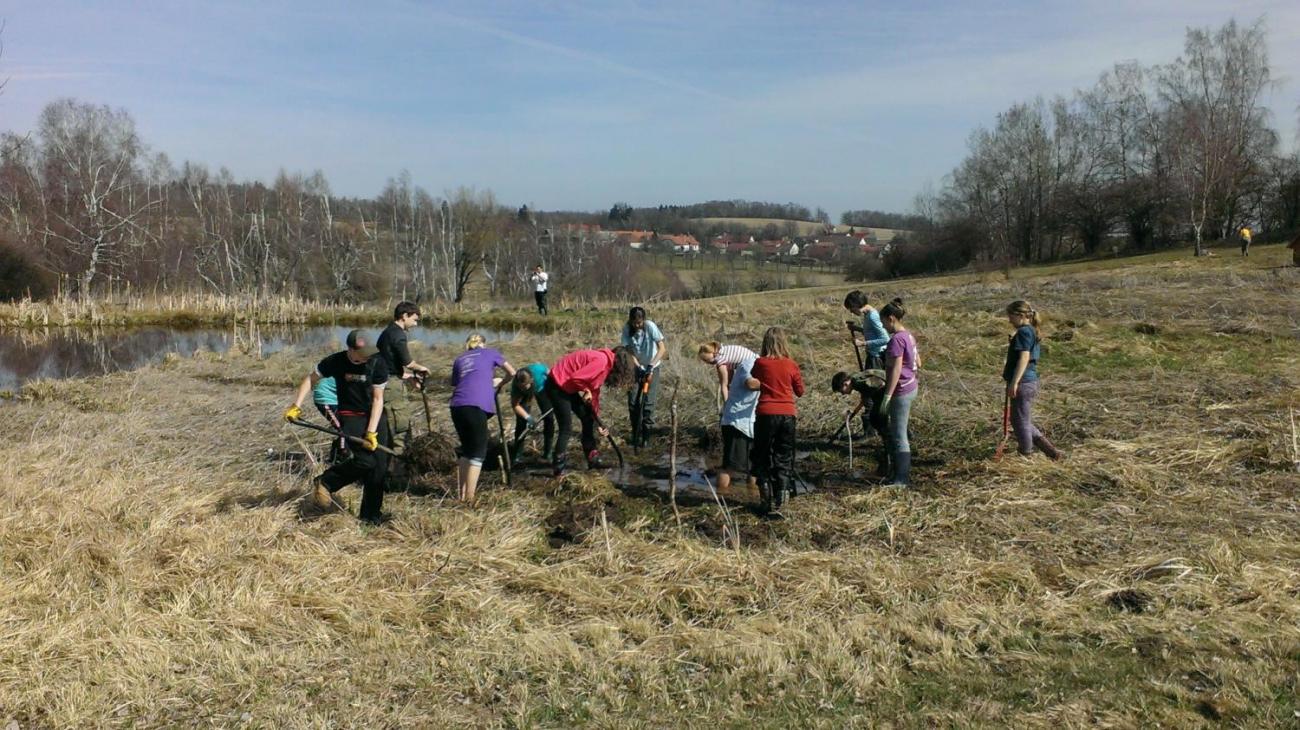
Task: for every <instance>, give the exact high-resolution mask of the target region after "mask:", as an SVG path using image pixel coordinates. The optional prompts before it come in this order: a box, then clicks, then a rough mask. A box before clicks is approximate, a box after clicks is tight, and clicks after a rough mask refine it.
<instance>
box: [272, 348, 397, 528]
mask: <svg viewBox="0 0 1300 730" xmlns="http://www.w3.org/2000/svg"><path fill="white" fill-rule="evenodd" d="M346 343H347V348H348V349H347V350H344V351H343V352H336V353H334V354H333V355H330V356H329V357H326V358H325V359H324V360H321V361H320V362H319V363H317V365H316V368H315V369H314V370H313V371H312V372H311V373H310V374H309V375H308V376H307V377H305V378H303V380H302V383H300V384H299V385H298V393H297V397H296V398H295V399H294V402H293V405H291V406H289V408H288V409H287V410H286V411H285V412H284V418H285V420H287V421H296V420H298V419H300V418H302V403H303V401H304V400H306V399H307V394H308V393H310V392H311V391H312V389H313V388H314V387H315V386H316V384H317V383H319V382H320V381H321V380H322V379H324V378H332V379H333V380H334V384H335V390H336V392H337V393H338V400H339V408H338V418H339V422H340V423H341V425H342V431H343V433H345V434H347V435H348V436H355V437H357V438H361V439H364V441H365V446H356V445H349V446H348V452H349V455H350V456H345V457H344V458H342V459H340V460H339V461H338V462H336V463H335V464H333V465H332V466H330V468H328V469H326V470H325V472H324V473H323V474H321V475H320V476H318V477H316V489H315V491H314V492H313V495H312V499H313V501H314V502H315V503H316V505H317V506H318V507H321V508H322V509H328V508H329V507H330V506H331V505H332V504H333V499H332V497H331V496H330V495H331V494H332V493H333V492H337V491H338V490H340V489H342V488H343V487H346V486H347V485H349V484H352V483H353V482H357V481H360V482H361V483H362V487H361V510H360V515H359V516H360V517H361V519H362V520H363V521H365V522H369V523H371V524H375V525H377V524H380V523H382V522H386V521H387V520H388V516H387V515H385V514H384V513H383V511H382V508H383V506H384V477H386V476H387V474H388V456H387V455H386V454H385V453H384V452H382V451H378V448H379V446H380V445H381V444H382V445H384V446H388V444H387V443H385V440H386V437H387V428H386V425H387V424H385V422H384V389H385V387H386V386H387V385H388V365H387V364H386V363H385V362H384V359H383V358H382V357H379V356H378V355H377V354H376V353H375V351H374V349H373V348H371V346H370V339H369V336H368V335H366V334H365V333H364V332H362V331H361V330H352V331H351V332H349V333H348V336H347V341H346ZM380 434H384V437H382V438H381V436H380Z"/></svg>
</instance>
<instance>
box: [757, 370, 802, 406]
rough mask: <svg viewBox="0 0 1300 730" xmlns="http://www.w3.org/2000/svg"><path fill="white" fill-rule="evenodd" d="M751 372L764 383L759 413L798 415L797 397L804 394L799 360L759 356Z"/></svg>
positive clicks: (759, 400) (760, 393)
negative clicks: (795, 402) (795, 400)
mask: <svg viewBox="0 0 1300 730" xmlns="http://www.w3.org/2000/svg"><path fill="white" fill-rule="evenodd" d="M749 374H750V375H751V376H752V377H755V378H758V382H759V384H760V385H761V387H760V388H759V395H758V411H757V413H758V415H760V416H797V415H799V410H798V409H797V408H795V405H794V399H795V398H796V397H800V396H803V373H801V372H799V364H798V363H796V362H795V361H794V360H791V359H790V358H788V357H760V358H758V359H757V360H755V361H754V367H753V368H752V369H750V371H749Z"/></svg>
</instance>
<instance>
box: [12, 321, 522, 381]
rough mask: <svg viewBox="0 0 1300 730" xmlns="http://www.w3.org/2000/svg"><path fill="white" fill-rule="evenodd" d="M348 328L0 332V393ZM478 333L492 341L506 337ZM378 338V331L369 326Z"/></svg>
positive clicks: (335, 334) (435, 340)
mask: <svg viewBox="0 0 1300 730" xmlns="http://www.w3.org/2000/svg"><path fill="white" fill-rule="evenodd" d="M351 329H352V328H351V327H277V328H261V329H259V330H255V331H253V332H251V333H250V332H249V331H248V330H247V328H243V327H241V328H240V329H239V330H233V329H185V330H182V329H168V328H163V327H131V328H113V329H79V328H57V329H56V328H51V329H47V330H34V331H29V330H0V391H16V390H18V389H19V388H21V387H22V386H23V385H24V384H26V383H28V382H30V381H33V380H38V379H48V378H54V379H61V378H76V377H84V376H93V375H105V374H107V373H112V372H117V371H121V370H134V369H136V368H139V367H142V366H144V365H148V364H150V363H156V362H158V361H160V360H162V358H163V357H164V356H165V355H166V354H167V353H170V352H174V353H177V354H179V355H182V356H186V357H188V356H189V355H192V354H193V353H195V352H203V351H206V352H215V353H224V352H228V351H230V350H232V349H238V350H242V351H246V352H260V353H261V354H263V355H268V354H270V353H273V352H278V351H280V350H284V349H286V348H299V349H303V350H307V351H320V352H321V353H322V354H324V353H325V352H327V351H328V350H330V349H338V348H339V347H341V345H340V343H341V342H342V341H343V338H344V337H346V336H347V333H348V332H349V331H350V330H351ZM477 331H482V332H483V334H484V335H486V336H487V337H488V338H490V339H494V340H497V341H501V340H504V339H509V337H510V335H509V333H501V332H492V331H483V330H477ZM469 333H470V330H469V329H458V328H433V327H430V328H426V327H416V328H415V329H413V330H411V331H410V333H409V337H410V339H411V341H412V342H421V343H424V344H425V345H448V344H454V345H459V344H460V343H462V342H464V340H465V337H466V336H468V335H469ZM373 334H374V336H376V337H378V335H379V328H373Z"/></svg>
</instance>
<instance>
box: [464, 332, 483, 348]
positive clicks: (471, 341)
mask: <svg viewBox="0 0 1300 730" xmlns="http://www.w3.org/2000/svg"><path fill="white" fill-rule="evenodd" d="M485 345H487V339H485V338H484V337H483V335H480V334H479V333H477V332H475V333H474V334H472V335H470V336H469V337H466V338H465V349H466V350H477V349H479V348H480V347H484V346H485Z"/></svg>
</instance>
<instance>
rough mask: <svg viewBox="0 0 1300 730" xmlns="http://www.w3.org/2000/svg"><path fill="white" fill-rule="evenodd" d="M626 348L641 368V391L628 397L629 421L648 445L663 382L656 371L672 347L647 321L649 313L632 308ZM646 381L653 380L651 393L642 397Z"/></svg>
mask: <svg viewBox="0 0 1300 730" xmlns="http://www.w3.org/2000/svg"><path fill="white" fill-rule="evenodd" d="M622 344H623V347H626V348H627V349H628V350H630V351H631V352H632V355H633V356H635V357H636V364H637V369H636V386H637V387H635V388H633V389H631V390H630V391H628V394H627V413H628V418H629V419H630V420H631V421H632V432H633V433H634V434H638V433H639V434H640V436H641V442H642V443H645V441H646V434H645V430H646V429H649V428H650V427H652V426H654V423H655V399H656V398H658V396H659V379H658V378H656V377H654V376H653V375H654V370H655V368H657V367H659V363H661V362H663V359H664V354H665V353H666V352H667V351H668V343H667V342H665V341H664V334H663V332H660V331H659V326H658V325H656V324H655V323H654V322H653V321H651V320H649V319H647V318H646V314H645V309H644V308H643V307H632V308H631V309H629V310H628V313H627V322H626V323H624V325H623V334H622ZM646 378H650V389H649V390H648V391H646V392H645V393H644V394H640V395H638V394H639V393H640V391H641V386H642V383H644V382H645V380H646ZM638 399H639V400H640V406H639V407H638V405H637V402H638ZM638 411H639V412H638ZM638 416H640V419H641V422H640V424H638V423H637V422H636V419H637V417H638Z"/></svg>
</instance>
